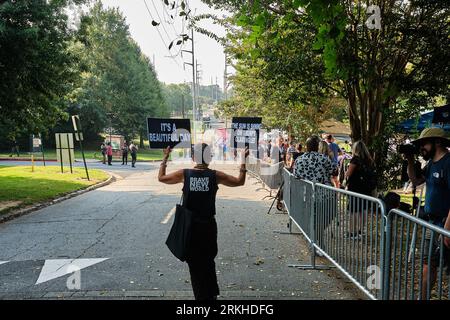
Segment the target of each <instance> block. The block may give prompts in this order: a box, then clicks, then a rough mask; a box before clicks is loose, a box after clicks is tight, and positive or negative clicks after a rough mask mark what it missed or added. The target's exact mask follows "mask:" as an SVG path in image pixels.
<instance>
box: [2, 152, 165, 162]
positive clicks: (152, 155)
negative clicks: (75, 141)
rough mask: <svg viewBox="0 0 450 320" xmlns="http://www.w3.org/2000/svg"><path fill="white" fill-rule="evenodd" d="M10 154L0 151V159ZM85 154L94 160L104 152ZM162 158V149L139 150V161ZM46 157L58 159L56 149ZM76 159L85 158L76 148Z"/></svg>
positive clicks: (47, 153) (36, 156)
mask: <svg viewBox="0 0 450 320" xmlns="http://www.w3.org/2000/svg"><path fill="white" fill-rule="evenodd" d="M9 155H10V154H9V153H5V152H0V159H8V158H9ZM16 156H17V155H14V157H16ZM84 156H85V157H86V159H94V160H95V159H96V160H101V159H102V154H101V152H100V151H92V150H87V151H84ZM128 157H129V161H131V155H130V154H128ZM20 158H25V159H31V155H30V154H28V153H25V152H21V153H20ZM162 158H163V152H162V150H149V149H141V150H139V151H138V157H137V160H138V161H152V160H162ZM35 159H38V160H42V155H35ZM45 159H46V160H56V151H55V150H51V151H45ZM75 159H79V160H81V159H83V157H82V155H81V151H79V150H75ZM114 159H116V157H114ZM117 159H118V158H117Z"/></svg>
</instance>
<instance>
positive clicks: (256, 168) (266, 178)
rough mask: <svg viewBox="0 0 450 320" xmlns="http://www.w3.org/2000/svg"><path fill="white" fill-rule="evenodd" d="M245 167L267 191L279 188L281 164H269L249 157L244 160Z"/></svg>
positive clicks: (282, 165)
mask: <svg viewBox="0 0 450 320" xmlns="http://www.w3.org/2000/svg"><path fill="white" fill-rule="evenodd" d="M246 167H247V170H248V171H249V172H250V173H251V174H252V175H253V176H255V177H256V178H257V179H259V180H260V181H261V183H262V184H263V185H264V186H265V187H266V188H267V189H268V190H269V191H270V190H276V189H278V188H280V187H281V184H282V182H283V176H282V174H283V168H284V164H283V162H278V163H275V164H270V163H267V162H265V161H262V160H260V159H257V158H254V157H251V156H249V157H248V158H247V160H246Z"/></svg>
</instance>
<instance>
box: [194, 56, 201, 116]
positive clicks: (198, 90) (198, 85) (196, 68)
mask: <svg viewBox="0 0 450 320" xmlns="http://www.w3.org/2000/svg"><path fill="white" fill-rule="evenodd" d="M199 66H200V67H201V64H199V63H198V61H197V59H195V70H196V73H195V74H196V83H197V114H196V115H195V118H196V119H198V115H199V114H200V80H201V72H202V71H201V70H199V68H198V67H199Z"/></svg>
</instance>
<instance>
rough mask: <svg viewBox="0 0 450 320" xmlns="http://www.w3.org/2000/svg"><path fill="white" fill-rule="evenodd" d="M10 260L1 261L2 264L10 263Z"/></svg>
mask: <svg viewBox="0 0 450 320" xmlns="http://www.w3.org/2000/svg"><path fill="white" fill-rule="evenodd" d="M8 262H9V261H0V265H2V264H5V263H8Z"/></svg>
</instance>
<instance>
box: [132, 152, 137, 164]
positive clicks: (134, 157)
mask: <svg viewBox="0 0 450 320" xmlns="http://www.w3.org/2000/svg"><path fill="white" fill-rule="evenodd" d="M136 159H137V154H136V153H132V154H131V165H132V166H133V167H134V165H135V164H136Z"/></svg>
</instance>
